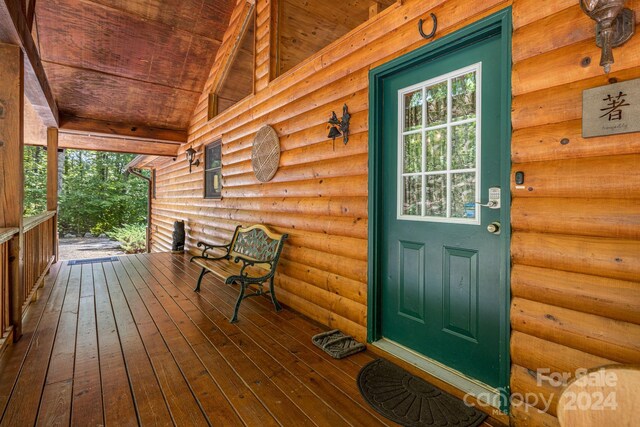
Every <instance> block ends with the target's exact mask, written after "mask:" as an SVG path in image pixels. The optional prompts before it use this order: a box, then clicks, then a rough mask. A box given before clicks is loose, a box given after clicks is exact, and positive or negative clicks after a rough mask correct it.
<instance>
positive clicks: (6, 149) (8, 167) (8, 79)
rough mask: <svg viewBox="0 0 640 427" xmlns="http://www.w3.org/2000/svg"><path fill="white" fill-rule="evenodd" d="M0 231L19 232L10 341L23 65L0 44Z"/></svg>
mask: <svg viewBox="0 0 640 427" xmlns="http://www.w3.org/2000/svg"><path fill="white" fill-rule="evenodd" d="M0 58H2V61H0V76H2V78H0V176H1V177H2V178H3V182H2V186H0V228H11V227H17V228H19V229H20V232H19V233H18V235H16V236H15V237H14V238H13V239H12V240H11V243H10V245H9V260H10V261H9V275H10V279H9V283H10V288H9V291H10V298H9V299H10V305H11V323H12V324H13V339H14V341H17V340H18V339H19V338H20V336H22V303H23V301H24V286H23V280H24V279H23V268H24V260H23V232H22V214H23V205H24V171H23V162H24V131H23V125H24V110H23V107H24V62H23V54H22V50H21V49H20V47H19V46H14V45H8V44H3V43H0Z"/></svg>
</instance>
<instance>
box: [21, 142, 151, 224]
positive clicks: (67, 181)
mask: <svg viewBox="0 0 640 427" xmlns="http://www.w3.org/2000/svg"><path fill="white" fill-rule="evenodd" d="M134 157H135V156H134V155H133V154H119V153H103V152H95V151H81V150H65V152H64V154H61V155H60V156H59V162H60V163H61V165H60V166H61V170H60V173H61V177H62V186H61V188H60V191H59V194H58V197H59V200H58V207H59V222H58V225H59V229H60V231H61V232H62V233H75V234H84V233H86V232H89V231H90V232H91V233H93V234H100V233H108V232H109V231H111V230H113V229H114V228H116V227H121V226H123V225H125V224H139V223H141V222H144V220H145V218H146V214H147V182H146V181H144V180H142V179H140V178H137V177H134V176H126V175H125V174H124V173H123V169H124V167H125V166H126V165H127V163H129V162H130V161H131V160H132V159H133V158H134ZM24 169H25V215H26V216H30V215H34V214H38V213H41V212H43V211H44V210H45V209H46V191H47V190H46V188H47V186H46V182H47V156H46V151H44V150H42V149H41V148H38V147H25V168H24Z"/></svg>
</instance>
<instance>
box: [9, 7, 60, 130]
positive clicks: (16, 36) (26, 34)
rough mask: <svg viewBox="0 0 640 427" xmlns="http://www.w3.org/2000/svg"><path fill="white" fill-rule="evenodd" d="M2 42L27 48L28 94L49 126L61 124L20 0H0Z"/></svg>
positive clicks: (23, 48) (25, 66)
mask: <svg viewBox="0 0 640 427" xmlns="http://www.w3.org/2000/svg"><path fill="white" fill-rule="evenodd" d="M33 6H34V7H35V3H34V4H33ZM0 42H2V43H9V44H13V45H17V46H20V48H21V49H22V51H23V52H24V81H25V95H26V96H27V99H28V100H29V102H30V103H31V104H32V105H33V107H34V109H35V110H36V111H37V112H38V115H39V116H40V118H41V119H42V122H43V123H44V124H45V125H46V126H48V127H58V123H59V117H58V106H57V105H56V101H55V98H54V96H53V91H52V90H51V87H50V85H49V81H48V80H47V75H46V74H45V71H44V67H43V65H42V61H41V60H40V54H39V53H38V49H37V48H36V45H35V42H34V41H33V37H32V36H31V29H30V27H29V22H28V20H27V17H26V16H25V14H24V12H23V6H22V2H21V0H0Z"/></svg>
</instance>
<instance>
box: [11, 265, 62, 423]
mask: <svg viewBox="0 0 640 427" xmlns="http://www.w3.org/2000/svg"><path fill="white" fill-rule="evenodd" d="M60 270H61V269H60V265H57V266H54V267H52V268H51V271H50V272H49V274H48V275H47V277H46V278H45V284H44V286H43V288H42V290H41V291H40V294H39V295H38V297H37V299H36V300H35V301H34V302H33V303H31V305H30V306H29V309H28V311H27V313H26V315H25V317H24V319H23V322H22V326H23V330H22V332H23V335H22V338H21V339H20V341H18V342H17V343H14V344H12V345H10V346H9V347H8V348H7V349H6V350H5V351H4V352H3V353H2V355H1V356H0V367H2V376H1V378H2V381H0V413H2V414H4V413H5V410H6V408H7V404H8V403H9V398H10V397H11V393H12V391H13V387H14V385H15V383H16V381H17V379H18V376H19V374H20V370H21V368H22V365H23V363H24V360H25V358H26V356H27V352H28V350H29V347H30V345H31V342H32V337H33V334H34V333H35V332H36V330H37V328H38V325H39V324H40V322H41V320H42V316H43V314H44V310H45V308H46V307H47V304H49V301H50V300H52V304H53V305H56V304H62V300H63V299H64V290H65V286H61V285H58V286H54V285H53V283H55V282H56V281H58V280H59V281H61V282H64V283H66V277H63V275H62V274H60ZM68 272H69V270H68V268H67V269H66V275H68ZM53 289H55V292H52V290H53ZM55 300H57V301H58V302H56V301H55Z"/></svg>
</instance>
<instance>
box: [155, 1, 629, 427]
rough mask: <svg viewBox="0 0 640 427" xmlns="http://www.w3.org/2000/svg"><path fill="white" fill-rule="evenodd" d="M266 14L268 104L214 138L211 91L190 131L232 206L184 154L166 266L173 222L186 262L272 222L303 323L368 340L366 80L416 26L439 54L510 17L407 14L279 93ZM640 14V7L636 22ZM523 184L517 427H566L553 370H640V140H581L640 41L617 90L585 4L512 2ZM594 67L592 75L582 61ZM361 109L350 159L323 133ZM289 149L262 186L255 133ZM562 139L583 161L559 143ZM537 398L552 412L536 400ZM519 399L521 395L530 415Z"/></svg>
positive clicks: (408, 41)
mask: <svg viewBox="0 0 640 427" xmlns="http://www.w3.org/2000/svg"><path fill="white" fill-rule="evenodd" d="M265 3H266V2H263V1H261V0H259V1H258V2H257V10H258V18H257V23H258V27H257V35H258V38H259V46H260V47H259V49H258V50H259V52H257V53H258V55H257V62H258V67H259V68H260V70H257V75H256V77H257V79H256V89H257V91H256V94H255V95H254V96H251V97H249V98H247V99H245V100H243V101H241V102H240V103H239V104H236V105H235V106H234V107H231V108H230V109H229V110H227V111H225V112H223V113H222V114H220V115H219V116H217V117H215V118H214V119H213V120H211V121H209V122H207V94H208V93H209V91H210V89H211V84H212V81H213V80H212V79H213V77H212V78H210V79H209V82H208V85H207V87H206V88H205V90H204V91H203V95H202V97H201V98H200V103H199V105H198V108H197V109H196V111H195V112H194V116H193V119H192V123H191V128H190V131H189V144H188V145H187V146H193V147H194V148H196V150H198V152H199V153H200V155H201V153H202V148H203V146H204V145H205V144H207V143H209V142H212V141H214V140H215V139H217V138H222V141H223V165H224V166H223V175H224V185H225V187H224V189H223V199H222V200H205V199H203V198H202V194H203V172H202V169H201V168H196V169H195V170H194V172H193V173H191V174H189V171H188V165H187V164H186V161H185V157H184V154H183V153H184V150H185V149H186V148H187V146H184V147H182V149H181V151H180V155H179V156H178V158H177V160H176V161H171V160H166V161H164V162H163V163H160V164H159V165H158V167H157V183H158V184H157V199H156V200H154V205H153V249H154V250H168V249H169V248H170V246H171V232H172V224H173V221H175V220H177V219H183V220H185V221H186V225H187V227H186V228H187V233H188V236H187V246H188V248H190V249H193V248H194V245H195V243H196V241H198V240H205V241H207V242H210V243H222V242H223V241H225V240H226V239H228V238H229V237H230V236H231V233H232V231H233V229H234V227H235V225H236V224H238V223H243V224H250V223H256V222H259V223H265V224H268V225H270V226H272V227H273V228H274V229H275V230H276V231H278V232H286V233H289V235H290V236H291V238H290V240H289V241H288V242H287V246H286V249H285V251H284V253H283V257H282V265H281V266H280V267H281V268H280V273H279V274H278V277H277V281H276V284H277V287H278V293H279V296H280V298H281V299H282V300H283V302H285V303H286V304H288V305H290V306H291V307H292V308H294V309H296V310H298V311H300V312H302V313H304V314H307V315H308V316H310V317H312V318H313V319H316V320H318V321H320V322H322V323H323V324H326V325H329V326H332V327H336V328H340V329H342V330H344V331H346V332H347V333H350V334H353V335H355V336H356V338H358V339H360V340H364V339H365V337H366V329H365V327H366V324H365V320H366V291H367V285H366V280H367V278H366V269H367V196H368V194H367V140H368V121H367V120H368V71H369V70H370V69H371V68H372V67H374V66H377V65H379V64H383V63H385V62H387V61H389V60H391V59H393V58H396V57H398V56H400V55H402V54H404V53H406V52H409V51H411V50H413V49H415V48H417V47H419V46H422V45H424V43H425V42H424V41H423V40H421V39H420V37H419V35H418V34H417V31H416V25H417V21H418V19H420V18H425V17H427V16H428V13H430V12H433V13H435V14H436V15H437V16H438V23H439V29H438V37H442V36H444V35H446V34H449V33H451V32H453V31H455V30H457V29H460V28H462V27H464V26H466V25H468V24H469V23H471V22H474V21H476V20H478V19H480V18H481V17H483V16H486V15H488V14H490V13H493V12H495V11H497V10H499V9H501V8H504V7H506V6H507V5H509V4H511V2H510V1H500V0H488V1H484V2H467V1H462V0H452V1H436V0H432V1H418V0H416V1H412V0H409V1H404V2H401V3H400V2H398V3H397V4H395V5H394V6H391V7H390V8H389V9H387V10H385V11H384V12H382V13H381V14H380V15H378V16H376V17H374V18H373V19H372V20H370V21H368V22H366V23H364V24H363V25H361V26H359V27H358V28H356V29H355V30H353V31H352V32H350V33H349V34H348V35H347V36H345V37H344V38H342V39H340V40H338V41H337V42H335V43H333V44H332V45H330V46H328V47H327V48H326V49H324V50H322V51H321V52H319V53H318V54H317V55H314V56H313V57H312V58H309V59H308V60H307V61H305V62H303V63H302V64H300V65H298V66H297V67H295V68H294V69H292V70H290V71H289V72H288V73H286V74H284V75H282V76H280V77H278V78H277V79H275V80H273V81H269V80H268V78H267V76H268V74H267V73H266V72H265V70H266V69H267V66H266V65H265V64H267V63H268V59H267V58H268V55H267V54H266V52H267V51H268V49H266V48H265V47H264V45H265V42H266V40H268V37H266V35H265V32H268V31H266V30H265V26H267V25H268V23H269V20H268V19H265V18H264V16H266V12H267V11H268V10H271V8H268V7H266V4H265ZM639 4H640V1H638V0H631V1H629V2H628V5H630V7H632V8H634V9H635V10H636V12H637V17H640V13H639V12H640V11H639V10H638V7H639ZM513 19H514V38H513V58H514V64H513V75H512V80H513V81H512V85H513V96H514V98H513V115H512V122H513V128H514V132H513V137H512V160H513V170H514V171H516V170H521V171H524V172H525V177H526V188H525V190H516V189H515V186H514V187H512V189H511V191H512V195H513V203H512V228H513V239H512V256H513V271H512V279H511V287H512V294H513V300H512V307H511V321H512V328H513V335H512V339H511V357H512V362H513V366H512V375H511V387H512V391H513V392H514V393H517V394H516V395H515V396H516V397H515V398H514V403H515V404H514V406H513V408H512V421H513V422H514V423H515V424H516V425H532V426H534V425H535V426H538V425H540V426H557V419H556V418H555V414H556V405H557V398H558V395H559V393H560V392H561V390H562V387H557V386H554V385H552V384H550V383H549V382H548V381H540V378H539V377H538V375H537V373H536V372H537V370H538V369H550V370H551V371H552V372H553V371H557V372H575V370H576V369H578V368H585V367H586V368H589V367H594V366H599V365H603V364H607V363H613V362H621V363H639V362H640V317H639V315H638V313H640V310H639V309H640V283H639V281H638V278H640V242H639V241H640V222H639V221H638V218H640V212H639V208H638V206H640V200H639V199H640V192H639V190H638V189H639V188H640V185H639V184H640V175H639V169H638V167H637V165H638V164H639V162H640V139H639V138H637V134H632V135H619V136H614V137H597V138H588V139H583V138H582V137H581V111H582V98H581V95H582V91H583V90H584V89H588V88H591V87H595V86H600V85H604V84H607V83H608V82H609V79H610V78H613V79H617V80H618V81H624V80H628V79H633V78H638V77H640V58H639V55H638V52H639V51H640V50H639V49H638V43H639V40H640V37H639V36H638V35H636V36H635V37H634V38H633V39H632V40H631V41H630V42H629V43H628V44H627V45H625V46H623V47H620V48H616V49H615V50H614V55H615V57H616V63H615V64H614V66H613V71H612V73H611V74H610V75H609V76H605V75H604V74H603V72H602V68H601V67H599V66H598V59H599V55H600V52H599V49H598V48H597V47H596V46H595V43H594V25H593V22H592V21H591V20H590V19H589V18H588V17H586V16H585V15H584V13H583V12H581V11H580V8H579V5H578V2H577V1H576V0H558V1H554V2H539V1H537V0H513ZM586 56H589V57H591V58H592V61H591V65H590V66H588V67H582V66H581V65H580V62H581V59H582V58H583V57H586ZM345 102H346V103H347V104H348V105H349V110H350V112H351V113H352V119H351V126H352V136H351V139H350V142H349V144H348V145H346V146H345V145H343V144H342V143H341V142H339V141H337V142H336V144H335V147H334V144H333V143H332V141H330V140H328V139H327V138H326V132H327V130H326V125H325V123H326V120H327V119H328V117H329V114H330V113H331V111H337V112H339V111H340V109H341V107H342V104H343V103H345ZM265 124H270V125H272V126H273V127H274V128H275V129H276V130H277V132H278V134H279V135H280V138H281V146H282V157H281V161H280V169H279V171H278V173H277V174H276V176H275V177H274V179H273V180H272V181H271V182H269V183H267V184H261V183H259V182H258V181H257V180H256V179H255V178H254V176H253V174H252V171H251V161H250V155H251V143H252V140H253V137H254V135H255V132H256V131H257V130H258V129H259V128H260V127H261V126H263V125H265ZM564 138H567V139H568V140H569V144H561V143H560V141H561V140H562V139H564ZM528 394H530V395H532V396H541V397H544V398H545V399H550V402H551V403H550V407H549V408H548V411H547V412H541V411H539V410H538V409H542V408H544V405H543V400H542V399H538V400H528V399H526V398H525V396H527V395H528ZM517 396H523V399H524V400H526V402H524V401H522V399H519V397H517Z"/></svg>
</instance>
